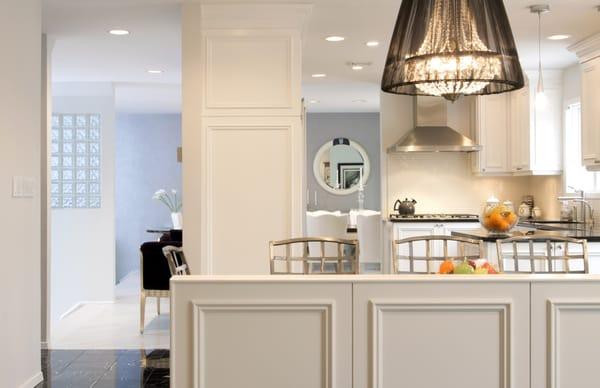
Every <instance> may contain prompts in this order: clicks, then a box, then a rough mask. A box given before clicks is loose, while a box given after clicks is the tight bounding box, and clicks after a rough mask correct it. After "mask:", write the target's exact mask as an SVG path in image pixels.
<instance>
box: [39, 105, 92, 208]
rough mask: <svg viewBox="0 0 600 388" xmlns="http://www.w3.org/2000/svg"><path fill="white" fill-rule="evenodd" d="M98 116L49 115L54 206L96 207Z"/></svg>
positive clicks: (51, 198)
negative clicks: (50, 117) (50, 119)
mask: <svg viewBox="0 0 600 388" xmlns="http://www.w3.org/2000/svg"><path fill="white" fill-rule="evenodd" d="M100 129H101V126H100V115H97V114H55V115H53V116H52V135H51V136H52V143H51V156H50V166H51V170H50V174H51V178H50V180H51V182H50V193H51V196H50V201H51V206H52V207H53V208H65V209H68V208H99V207H100V205H101V185H100V177H101V175H100V172H101V163H100V162H101V160H100V151H101V150H100V145H101V143H100Z"/></svg>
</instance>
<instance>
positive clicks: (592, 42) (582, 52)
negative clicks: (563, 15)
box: [567, 34, 600, 63]
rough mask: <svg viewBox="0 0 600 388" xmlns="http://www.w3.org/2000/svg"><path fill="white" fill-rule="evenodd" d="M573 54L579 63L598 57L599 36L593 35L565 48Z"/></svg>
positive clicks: (599, 47)
mask: <svg viewBox="0 0 600 388" xmlns="http://www.w3.org/2000/svg"><path fill="white" fill-rule="evenodd" d="M567 50H569V51H571V52H573V53H575V55H577V58H578V59H579V62H580V63H585V62H588V61H591V60H592V59H594V58H598V57H600V34H595V35H592V36H590V37H587V38H585V39H584V40H581V41H579V42H577V43H574V44H572V45H570V46H569V47H567Z"/></svg>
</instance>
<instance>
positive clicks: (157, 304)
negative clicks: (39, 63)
mask: <svg viewBox="0 0 600 388" xmlns="http://www.w3.org/2000/svg"><path fill="white" fill-rule="evenodd" d="M156 312H157V313H158V315H160V296H157V297H156Z"/></svg>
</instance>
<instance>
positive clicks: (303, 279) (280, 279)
mask: <svg viewBox="0 0 600 388" xmlns="http://www.w3.org/2000/svg"><path fill="white" fill-rule="evenodd" d="M171 282H173V283H255V282H256V283H264V282H271V283H362V282H375V283H385V282H424V283H427V282H436V283H439V282H473V283H483V282H486V283H497V282H504V283H515V282H524V283H543V282H600V275H591V274H531V275H530V274H501V275H425V274H423V275H381V274H378V275H190V276H174V277H172V278H171Z"/></svg>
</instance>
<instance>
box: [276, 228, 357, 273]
mask: <svg viewBox="0 0 600 388" xmlns="http://www.w3.org/2000/svg"><path fill="white" fill-rule="evenodd" d="M314 251H318V254H317V255H314ZM358 256H359V247H358V241H356V240H342V239H335V238H329V237H300V238H293V239H288V240H281V241H271V242H269V268H270V270H271V274H311V275H312V274H315V275H316V274H322V275H328V274H356V273H358Z"/></svg>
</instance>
